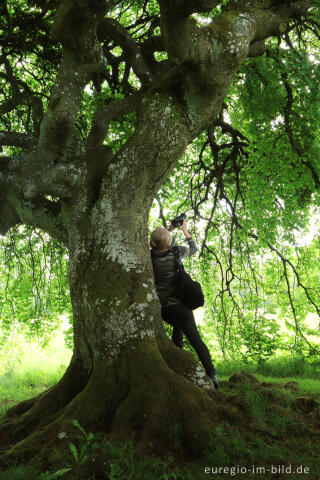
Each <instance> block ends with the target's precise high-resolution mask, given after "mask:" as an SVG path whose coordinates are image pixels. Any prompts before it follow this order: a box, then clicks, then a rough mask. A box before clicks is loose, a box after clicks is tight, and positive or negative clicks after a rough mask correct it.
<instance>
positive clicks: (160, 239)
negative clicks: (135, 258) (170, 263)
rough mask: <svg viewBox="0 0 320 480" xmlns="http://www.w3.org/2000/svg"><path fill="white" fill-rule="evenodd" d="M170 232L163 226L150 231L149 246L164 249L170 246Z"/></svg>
mask: <svg viewBox="0 0 320 480" xmlns="http://www.w3.org/2000/svg"><path fill="white" fill-rule="evenodd" d="M171 239H172V236H171V233H170V232H169V231H168V230H167V229H166V228H164V227H158V228H156V229H155V230H153V232H152V233H151V237H150V246H151V248H153V249H157V250H165V249H166V248H167V247H170V244H171Z"/></svg>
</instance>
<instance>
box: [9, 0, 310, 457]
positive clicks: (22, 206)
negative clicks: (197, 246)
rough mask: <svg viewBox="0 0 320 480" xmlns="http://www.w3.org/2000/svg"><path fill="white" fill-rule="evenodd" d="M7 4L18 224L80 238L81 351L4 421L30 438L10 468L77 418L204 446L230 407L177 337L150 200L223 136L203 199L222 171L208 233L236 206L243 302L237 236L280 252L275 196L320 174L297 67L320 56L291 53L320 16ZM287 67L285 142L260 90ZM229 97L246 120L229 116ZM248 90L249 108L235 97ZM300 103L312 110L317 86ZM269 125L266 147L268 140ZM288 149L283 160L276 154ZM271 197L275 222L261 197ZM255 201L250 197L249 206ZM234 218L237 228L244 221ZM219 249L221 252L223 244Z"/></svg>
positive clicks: (275, 6)
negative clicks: (167, 326) (163, 290)
mask: <svg viewBox="0 0 320 480" xmlns="http://www.w3.org/2000/svg"><path fill="white" fill-rule="evenodd" d="M1 8H2V12H1V14H2V17H1V18H2V33H3V38H2V41H1V46H2V54H1V62H2V63H1V65H2V70H1V72H0V78H1V98H2V104H1V107H0V113H1V123H2V129H3V130H2V131H1V135H0V143H1V145H3V146H4V156H3V157H1V163H0V171H1V176H0V182H1V206H0V232H1V233H2V234H5V233H6V232H7V231H8V230H9V229H10V228H11V227H13V226H15V225H17V224H20V223H23V224H27V225H31V226H33V227H37V228H39V229H41V230H43V231H44V232H47V233H48V234H49V235H50V236H51V237H53V238H55V239H56V240H58V241H59V242H61V243H62V244H63V245H65V246H66V247H67V248H68V251H69V271H68V279H69V287H70V295H71V301H72V308H73V328H74V351H73V357H72V360H71V363H70V365H69V367H68V369H67V371H66V373H65V375H64V376H63V377H62V379H61V380H60V382H58V383H57V384H56V385H55V386H54V387H53V388H51V389H49V390H48V391H46V392H44V393H42V394H41V395H40V396H38V397H35V398H33V399H30V400H28V401H26V402H23V403H21V404H19V405H17V406H16V407H14V408H12V409H11V410H9V411H8V412H7V415H6V417H5V418H4V419H3V420H2V423H1V427H0V434H1V436H2V438H3V439H5V440H6V442H7V443H6V445H7V444H8V443H10V444H13V443H15V445H14V446H12V448H11V449H10V451H9V452H8V453H7V454H6V455H4V456H3V461H5V460H8V459H11V458H23V459H30V458H32V457H33V456H34V455H35V454H36V453H38V452H39V450H41V451H40V458H41V459H42V460H44V459H48V457H49V456H50V454H51V453H50V452H51V451H52V444H53V443H55V442H57V441H60V440H58V439H59V437H58V435H59V433H61V432H64V433H67V434H68V435H71V434H72V427H71V426H70V419H72V418H77V419H78V420H79V422H80V424H81V425H84V426H85V427H95V428H99V429H101V430H103V431H105V432H107V433H110V438H111V439H117V438H124V437H126V436H127V435H129V434H131V433H132V432H135V433H136V435H137V442H138V443H139V444H141V445H143V446H144V447H145V448H147V445H149V443H150V442H154V441H155V439H156V443H158V442H159V443H160V444H161V443H162V442H166V440H167V438H168V432H169V431H170V426H171V425H175V424H177V423H178V425H179V427H180V430H181V445H182V446H183V447H184V448H186V449H189V450H191V451H193V452H202V451H203V450H204V448H206V447H207V445H208V441H209V438H210V434H211V432H212V429H213V426H214V425H215V423H216V421H218V418H219V414H220V413H221V411H222V410H221V409H222V408H223V407H222V405H219V398H220V397H219V396H215V395H214V393H213V392H211V391H210V388H212V387H210V385H209V383H208V382H207V381H204V380H203V379H202V378H201V374H200V377H199V376H198V375H197V372H198V371H197V370H196V366H197V362H196V361H195V359H194V358H193V357H192V355H191V354H189V353H188V352H181V351H179V350H177V349H176V348H175V347H174V346H173V345H172V343H171V341H170V340H169V339H168V338H167V336H166V334H165V331H164V328H163V326H162V322H161V317H160V309H159V304H158V300H157V296H156V293H155V289H154V280H153V274H152V266H151V262H150V256H149V248H148V238H147V233H148V218H149V210H150V208H151V206H152V202H153V199H154V198H155V195H156V194H157V192H158V191H159V189H160V187H161V185H162V184H163V183H164V182H165V180H166V178H167V177H168V175H169V173H170V172H171V171H172V169H173V168H174V166H175V165H176V164H177V162H178V161H179V159H180V158H181V156H182V155H183V153H184V152H185V150H186V148H187V146H188V145H190V144H191V143H192V142H193V141H194V140H195V141H198V142H201V141H202V142H203V140H204V135H203V132H206V131H207V132H208V139H207V140H206V139H205V141H204V143H203V149H202V150H201V155H200V158H199V164H198V165H197V166H195V165H193V166H192V179H194V180H195V183H196V187H195V188H194V183H193V184H192V187H193V188H192V189H191V192H192V193H190V195H191V197H192V198H191V200H192V204H193V207H194V208H195V212H196V213H201V212H200V206H201V204H202V203H204V202H205V201H206V200H208V199H209V197H210V196H209V193H210V186H211V185H212V184H213V180H215V185H216V188H215V189H214V201H213V207H212V206H211V211H210V212H209V213H208V214H206V217H207V218H208V219H209V222H208V227H207V231H206V235H205V240H206V239H207V237H208V235H209V229H210V228H213V229H214V228H215V223H214V222H212V219H213V216H214V214H215V209H216V206H217V203H218V200H219V201H224V202H225V211H226V212H229V218H231V230H230V233H229V238H228V257H227V258H228V268H227V271H226V275H227V276H226V278H225V285H226V289H225V288H224V287H223V288H222V290H221V293H220V299H221V302H222V303H221V305H222V309H224V306H223V305H224V304H223V295H224V293H223V292H227V293H228V295H229V296H230V297H231V298H232V291H231V288H230V284H231V281H232V280H233V279H234V276H235V275H234V270H233V265H234V263H235V262H236V260H234V251H235V249H236V247H235V245H236V242H237V241H238V240H239V239H243V238H248V237H249V238H250V239H254V240H258V239H259V240H261V242H264V243H265V244H267V245H269V247H270V248H271V247H272V248H273V249H274V248H275V247H273V246H272V241H273V240H274V235H275V233H276V227H277V225H276V224H275V225H274V229H270V225H271V224H272V222H271V220H270V218H271V219H275V218H278V217H279V212H278V211H277V210H276V209H275V202H276V203H277V204H279V205H280V206H281V205H282V203H281V202H282V201H285V202H288V203H289V205H290V207H291V210H292V211H294V210H295V209H296V206H297V205H301V211H302V212H306V209H305V210H304V209H303V207H304V205H308V203H310V199H311V198H312V195H313V194H314V192H315V191H316V190H317V188H318V185H319V180H318V167H317V164H316V162H315V158H316V156H315V155H316V153H317V151H318V145H317V142H316V140H317V139H316V137H315V136H314V133H313V125H314V123H313V121H314V120H313V119H315V118H317V117H316V116H317V107H316V104H315V102H312V103H310V104H309V106H310V109H309V114H310V118H311V120H310V124H308V123H307V125H304V126H303V127H302V128H303V130H302V131H300V130H299V129H298V122H294V121H293V120H292V119H293V118H294V113H295V111H294V109H293V91H292V86H291V84H290V77H289V74H288V72H292V71H294V68H299V67H300V66H301V64H302V61H301V57H300V55H302V57H303V54H300V49H299V46H298V47H297V48H298V53H296V52H295V51H294V50H295V47H294V45H295V44H296V42H293V43H294V45H292V48H291V47H290V43H291V44H292V41H293V40H292V39H291V38H290V35H293V36H296V37H297V42H298V44H299V42H300V44H301V43H302V47H301V50H303V44H304V42H305V41H306V40H305V37H304V32H307V33H308V35H309V38H310V41H313V40H314V38H316V39H317V35H318V24H317V21H316V15H317V11H318V10H317V8H315V6H314V7H312V2H311V1H294V0H292V1H287V2H285V3H283V2H278V1H276V0H266V1H263V2H258V1H255V0H243V1H232V0H230V1H226V2H225V1H223V2H220V1H215V0H199V1H196V0H195V1H190V0H188V1H178V0H175V1H172V0H170V1H169V0H159V1H158V2H156V1H153V0H150V1H134V2H130V1H118V2H117V1H103V0H98V1H95V2H91V1H89V0H84V1H80V0H73V1H72V0H66V1H64V2H55V1H45V0H43V1H41V0H38V1H34V2H27V3H25V2H23V1H20V2H18V3H17V2H16V1H15V2H11V1H9V0H7V2H5V3H4V4H3V6H2V7H1ZM201 14H206V18H207V22H203V17H202V16H201ZM203 23H204V24H203ZM281 36H283V37H285V38H286V39H287V42H288V45H289V47H290V53H291V54H292V55H291V57H290V55H289V54H288V55H287V56H286V57H285V58H286V61H283V56H284V55H285V54H284V52H283V51H282V50H281V45H280V43H279V44H278V45H275V44H274V42H272V40H271V41H270V40H268V39H272V38H273V37H279V38H280V37H281ZM268 42H269V43H268ZM279 42H280V41H279ZM270 45H271V47H272V48H269V46H270ZM267 47H268V48H267ZM295 55H296V57H295ZM248 57H249V58H250V59H253V60H250V61H247V60H246V59H247V58H248ZM256 57H258V59H259V60H261V61H260V62H259V60H257V61H256V60H254V59H255V58H256ZM260 57H261V59H260ZM269 61H270V63H269ZM295 61H296V63H295ZM270 65H272V66H270ZM304 65H305V67H304V68H305V69H306V75H305V79H304V83H303V82H302V83H301V85H303V86H305V85H309V84H310V87H312V88H313V87H314V88H313V90H312V92H313V94H314V96H313V97H312V98H314V99H316V98H317V89H316V82H317V78H318V77H317V76H316V73H314V70H312V72H313V73H314V75H315V77H314V78H312V77H311V79H310V78H309V77H310V75H309V73H310V72H311V67H310V68H309V64H308V62H307V61H305V62H304ZM241 68H243V69H244V70H243V73H242V74H239V69H241ZM279 73H280V77H281V81H282V85H283V88H284V91H285V92H286V95H285V98H286V102H285V105H284V110H283V112H284V117H283V119H282V131H281V134H280V135H279V138H277V136H276V134H275V136H273V132H274V129H273V128H272V127H273V125H274V124H273V123H272V122H271V123H270V118H272V115H274V113H275V111H276V110H275V108H272V107H274V105H275V104H276V103H277V101H276V100H274V101H272V102H270V111H269V116H268V115H265V114H264V110H263V111H262V110H261V109H260V110H259V108H257V103H258V105H259V101H260V97H259V95H258V94H257V90H259V87H260V90H262V91H263V92H262V93H263V94H264V95H265V98H270V96H273V95H276V94H277V93H278V91H276V92H275V91H274V90H273V89H272V84H273V82H272V81H271V80H272V78H273V76H276V75H277V74H279ZM261 78H262V79H263V81H262V80H261ZM268 78H269V81H268ZM259 79H260V83H259ZM232 82H234V83H233V84H232ZM261 83H262V87H261ZM230 89H231V90H230ZM297 91H299V88H298V87H297ZM282 92H283V90H282ZM260 94H261V92H260ZM228 95H230V98H229V100H228V102H229V103H230V106H231V107H232V108H231V110H232V112H233V113H232V115H231V113H230V116H231V121H233V126H232V125H231V124H230V123H228V122H227V121H226V120H227V119H226V118H225V116H224V111H225V109H226V104H225V103H224V102H225V101H227V100H226V99H227V96H228ZM241 96H244V97H246V96H247V97H248V98H247V101H244V102H243V103H242V104H241V103H236V102H235V101H234V100H233V98H238V97H241ZM271 98H272V97H271ZM281 98H283V97H281ZM299 99H300V103H299V108H300V105H301V108H303V99H304V95H303V92H301V93H300V97H299ZM233 103H234V105H233ZM265 104H266V102H264V105H265ZM311 107H312V108H311ZM259 114H260V117H259ZM241 117H242V119H246V123H245V125H246V132H245V133H246V134H243V133H241V132H240V130H241V129H240V127H241V125H238V124H237V122H239V120H240V118H241ZM278 123H279V121H278ZM280 123H281V122H280ZM216 129H218V132H219V134H217V133H215V132H216ZM261 133H263V134H264V139H265V140H264V142H261V143H259V146H257V144H256V139H257V137H259V136H260V135H261ZM268 134H269V137H268ZM217 135H218V136H217ZM272 142H273V143H272ZM274 142H276V143H274ZM275 144H277V149H278V151H279V161H278V162H276V160H275V158H274V156H272V157H271V156H270V155H271V153H272V151H273V149H274V148H275ZM208 152H209V153H208ZM271 158H272V159H273V161H274V165H272V164H271V165H270V160H271ZM181 168H182V167H181ZM270 170H271V171H272V172H273V173H275V172H277V175H278V176H277V177H276V180H277V182H278V183H275V180H274V176H272V175H271V176H270V177H268V178H269V179H270V178H271V180H272V181H271V182H269V183H267V185H269V187H268V188H269V190H270V192H269V190H268V189H267V187H266V183H265V178H264V175H265V176H267V175H268V172H269V171H270ZM288 172H289V173H288ZM284 173H286V175H288V174H289V179H288V181H287V183H288V184H289V185H290V187H291V189H289V190H286V191H285V190H284V191H283V196H282V197H281V199H279V198H278V197H277V196H276V197H275V196H274V192H275V191H276V192H278V190H279V188H280V185H281V183H282V182H281V179H283V175H284ZM203 186H205V188H204V189H203ZM197 187H198V188H197ZM244 190H246V201H245V200H244V197H243V195H244ZM257 192H260V194H261V199H260V205H261V210H260V212H261V214H260V215H259V216H258V217H257V215H256V213H257V209H256V208H249V207H250V204H252V203H255V202H256V201H257ZM240 204H242V206H244V205H245V204H246V205H247V206H248V208H247V209H246V210H245V209H244V208H243V212H242V215H239V212H238V210H239V208H238V207H239V205H240ZM240 210H241V209H240ZM280 210H281V209H280ZM230 214H231V215H230ZM266 218H268V222H267V221H266ZM288 218H289V216H288V215H285V216H284V218H283V222H282V224H281V225H282V226H287V227H290V228H292V227H293V226H295V225H296V224H297V215H296V216H295V219H296V220H295V221H293V222H292V223H290V222H289V223H288ZM222 220H223V219H222ZM257 221H258V224H256V222H257ZM221 225H222V228H221V230H220V233H221V235H222V236H223V235H224V233H226V232H227V222H223V221H222V223H221ZM302 225H303V222H302ZM224 229H225V230H224ZM261 234H262V235H261ZM203 248H204V249H205V250H208V251H209V250H210V246H209V245H207V244H206V242H205V243H204V247H203ZM250 248H254V247H252V246H251V245H250V244H249V245H248V249H250ZM238 250H239V249H238ZM212 253H213V255H215V252H214V250H212ZM279 253H280V252H279ZM241 254H244V255H246V254H247V251H244V252H241V251H240V254H239V255H241ZM280 255H281V253H280ZM216 259H217V261H218V263H219V259H218V258H216ZM283 263H284V264H285V266H286V267H287V268H288V267H289V266H290V263H288V261H287V260H285V259H284V260H283ZM290 268H291V267H290ZM255 275H256V273H255V269H254V268H253V270H252V276H255ZM286 278H288V277H286ZM288 293H289V297H290V285H288ZM310 298H311V300H313V299H312V296H311V295H310ZM313 303H314V304H315V300H313ZM188 380H193V381H191V382H190V381H188ZM194 383H198V384H199V385H203V386H204V388H203V389H199V388H198V386H197V385H194ZM155 400H156V401H155ZM16 442H17V443H16Z"/></svg>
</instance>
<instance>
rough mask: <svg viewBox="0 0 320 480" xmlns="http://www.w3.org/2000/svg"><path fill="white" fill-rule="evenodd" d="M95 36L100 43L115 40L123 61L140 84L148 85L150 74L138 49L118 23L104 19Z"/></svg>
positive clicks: (111, 19) (150, 78) (110, 19)
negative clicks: (130, 68) (120, 50)
mask: <svg viewBox="0 0 320 480" xmlns="http://www.w3.org/2000/svg"><path fill="white" fill-rule="evenodd" d="M97 35H98V38H99V40H100V41H101V42H105V41H108V40H115V42H116V44H117V45H120V47H121V48H122V50H123V55H124V58H125V61H126V62H127V63H129V65H131V67H132V69H133V71H134V73H135V74H136V75H137V77H138V78H139V80H140V81H141V83H142V84H143V85H148V84H150V82H151V81H152V73H151V70H150V69H149V67H148V65H147V64H146V62H145V60H144V58H143V56H142V53H141V50H140V47H139V46H138V44H137V43H136V42H135V41H134V40H133V38H132V37H131V36H130V34H129V33H128V32H127V30H126V29H125V28H124V27H123V26H122V25H120V23H119V22H117V21H116V20H115V19H113V18H104V19H103V21H102V22H101V23H100V24H99V26H98V29H97Z"/></svg>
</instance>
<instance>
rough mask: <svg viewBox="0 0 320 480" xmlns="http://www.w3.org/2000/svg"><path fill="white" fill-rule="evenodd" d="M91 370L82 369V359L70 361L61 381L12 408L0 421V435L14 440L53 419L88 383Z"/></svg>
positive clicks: (11, 440)
mask: <svg viewBox="0 0 320 480" xmlns="http://www.w3.org/2000/svg"><path fill="white" fill-rule="evenodd" d="M88 379H89V374H88V372H85V371H84V369H83V368H81V364H80V363H79V362H73V361H72V360H71V362H70V365H69V367H68V368H67V370H66V372H65V374H64V375H63V377H62V378H61V380H60V381H59V382H58V383H57V384H56V385H54V386H53V387H51V388H49V389H47V390H45V391H44V392H42V393H41V394H39V395H37V396H35V397H33V398H31V399H28V400H25V401H23V402H21V403H19V404H18V405H15V406H14V407H12V408H10V409H9V410H8V411H7V412H6V414H5V415H4V416H3V418H2V419H1V421H0V436H3V435H5V437H6V439H7V441H9V442H10V443H11V442H15V441H17V440H19V439H21V438H23V437H24V436H25V435H26V434H29V433H30V432H32V431H33V430H34V429H35V428H36V427H38V428H41V427H43V426H44V425H46V424H48V423H50V422H52V421H53V420H54V419H55V418H56V417H57V415H58V414H59V412H61V410H62V409H63V408H64V407H65V405H67V404H68V403H69V402H70V401H71V400H72V399H73V398H74V397H75V396H76V395H77V393H78V392H80V391H81V390H82V389H83V388H84V386H85V385H86V383H87V381H88Z"/></svg>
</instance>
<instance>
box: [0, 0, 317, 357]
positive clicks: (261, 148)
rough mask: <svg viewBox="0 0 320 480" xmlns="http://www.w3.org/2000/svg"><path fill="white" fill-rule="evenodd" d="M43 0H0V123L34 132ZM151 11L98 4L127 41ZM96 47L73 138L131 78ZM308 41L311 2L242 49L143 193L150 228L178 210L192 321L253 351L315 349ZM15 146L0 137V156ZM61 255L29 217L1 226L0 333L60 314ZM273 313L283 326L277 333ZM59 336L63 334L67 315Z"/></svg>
mask: <svg viewBox="0 0 320 480" xmlns="http://www.w3.org/2000/svg"><path fill="white" fill-rule="evenodd" d="M54 3H55V2H53V4H52V3H51V2H45V1H44V2H43V1H39V2H35V5H34V6H33V7H32V8H31V7H30V4H29V3H28V2H25V1H24V0H19V1H17V0H7V1H6V2H4V6H3V7H1V8H2V10H1V20H2V26H1V33H3V34H4V33H5V35H3V39H2V41H1V49H2V54H1V55H2V56H1V62H2V63H1V74H0V97H1V103H2V104H3V110H1V112H0V123H1V130H2V129H3V130H6V131H9V132H20V133H24V134H26V135H28V136H31V137H32V136H33V135H34V134H37V133H38V130H39V128H40V121H41V118H42V116H41V115H42V114H43V111H45V110H46V108H47V105H48V101H49V98H50V95H51V92H52V88H53V85H54V81H55V78H56V75H57V72H58V69H59V66H60V64H61V59H62V47H61V45H60V43H59V42H57V41H56V40H54V36H52V35H50V29H51V27H52V24H53V21H54V15H55V10H54ZM219 3H220V4H219V5H218V6H217V7H216V8H214V9H212V11H211V12H210V14H194V15H193V18H194V19H195V20H196V22H198V24H199V25H201V24H203V23H205V22H207V21H208V20H212V19H215V18H216V16H217V15H219V14H220V13H221V9H222V8H223V7H225V6H226V3H227V2H225V1H223V2H219ZM159 15H160V9H159V3H158V2H157V1H155V0H149V1H142V0H141V1H140V0H139V1H136V2H132V1H129V0H124V1H121V2H118V4H117V7H116V8H114V9H113V10H112V11H111V13H110V17H112V18H113V19H115V20H117V21H118V22H119V23H120V25H121V26H122V27H124V29H125V30H126V31H127V32H128V33H129V34H130V35H131V38H132V39H134V41H135V42H136V44H137V45H138V46H139V47H142V45H143V44H144V42H149V41H150V42H151V40H155V39H157V37H158V36H160V34H161V33H162V32H161V23H160V16H159ZM102 47H103V51H104V54H105V56H106V58H107V59H108V64H107V66H106V72H105V73H104V75H102V76H101V78H100V77H99V78H98V77H96V78H93V79H92V80H91V81H90V82H89V83H88V85H87V86H86V88H85V89H84V92H83V96H82V99H81V107H80V111H79V114H78V116H77V119H76V127H77V136H78V138H79V139H80V140H81V141H85V139H86V138H87V136H88V134H89V131H90V126H91V122H92V119H93V116H94V112H95V111H96V109H97V107H99V106H102V105H105V104H108V103H109V102H111V101H112V100H117V99H123V98H125V97H128V96H130V95H133V94H135V93H137V91H139V89H140V87H141V81H140V80H141V79H139V78H138V77H137V75H136V74H135V73H134V71H133V68H131V67H130V68H128V67H127V65H126V55H125V53H124V51H123V48H122V47H121V46H120V45H119V44H118V43H117V41H116V40H114V39H111V38H107V39H105V40H104V41H103V42H102ZM318 51H319V11H318V8H313V9H312V10H311V14H310V17H308V18H306V19H304V18H303V19H302V20H301V21H300V23H299V22H291V24H290V25H289V26H288V29H287V30H286V31H285V32H284V33H283V34H281V35H280V33H279V35H278V38H271V39H268V40H267V41H266V51H265V53H264V54H262V55H260V56H257V57H254V58H247V59H246V60H245V62H244V63H243V65H242V66H241V68H240V70H239V71H238V72H237V74H236V76H235V78H234V81H233V84H232V86H231V89H230V91H229V94H228V96H227V98H226V99H225V103H224V105H223V107H222V110H221V112H220V115H219V117H218V118H217V119H216V120H215V121H213V122H212V125H210V127H209V128H208V130H207V131H203V132H201V133H200V134H199V136H198V137H197V138H196V139H195V140H194V142H193V143H192V144H191V145H190V146H189V147H188V149H187V151H186V153H185V155H183V156H182V158H181V159H180V162H179V163H178V164H176V166H175V167H174V169H173V170H172V171H171V174H170V175H169V176H168V178H167V180H166V182H165V183H164V184H163V186H162V187H161V189H160V191H159V192H158V195H157V198H156V200H155V203H154V208H153V210H152V213H151V216H150V231H151V230H152V229H153V228H154V227H156V226H158V225H159V224H161V223H163V222H164V221H165V219H164V216H165V217H166V219H169V218H170V217H173V216H174V215H175V214H176V213H178V212H182V211H186V212H187V214H188V217H189V222H190V223H189V225H191V229H192V230H193V232H194V236H195V238H196V239H197V241H198V244H199V247H200V255H199V257H197V258H192V259H190V260H187V261H186V266H187V268H188V269H189V270H190V271H191V272H192V273H193V275H194V276H195V277H196V278H197V279H198V280H200V281H201V283H202V285H203V288H204V290H205V295H206V310H205V318H204V325H203V327H202V330H203V334H204V335H205V336H207V337H208V339H209V338H210V339H212V338H214V339H215V340H216V341H217V342H218V345H219V348H220V349H221V351H222V353H223V355H224V356H229V357H233V358H241V359H243V358H252V359H253V360H260V361H264V360H266V359H267V358H268V357H270V356H272V355H273V353H274V352H275V349H276V347H277V348H283V349H285V350H290V351H292V352H293V353H299V354H301V355H303V356H307V357H314V358H316V355H317V354H318V353H319V348H318V343H319V334H320V332H319V329H314V328H312V329H311V328H310V327H308V325H307V324H306V322H305V317H306V315H307V313H309V312H313V313H316V314H317V315H319V313H320V311H319V298H320V291H319V269H318V268H317V264H318V261H319V257H320V251H319V236H318V235H317V234H316V235H314V237H313V239H311V240H309V242H308V243H305V244H303V243H301V241H300V240H299V236H301V234H302V233H303V232H305V231H307V230H308V229H309V228H310V225H311V224H310V219H312V218H318V216H319V207H320V197H319V186H320V183H319V173H320V167H319V162H318V158H319V153H320V152H319V123H320V122H319V120H320V111H319V105H320V98H319V95H320V89H319V84H320V67H319V54H318ZM153 53H154V64H155V65H153V66H154V69H155V70H156V69H157V68H159V67H160V66H161V67H163V66H165V65H167V63H168V52H166V51H164V50H162V47H157V48H156V50H155V51H154V52H153ZM8 79H9V81H8ZM15 79H16V80H17V81H16V82H15V81H14V80H15ZM17 90H19V91H20V96H19V95H17ZM22 97H23V100H22V101H20V100H21V98H22ZM11 98H12V99H14V101H15V102H16V103H15V104H14V106H13V105H12V104H10V102H9V100H10V99H11ZM8 99H9V100H8ZM13 103H14V102H13ZM37 108H38V110H39V111H38V110H37ZM41 111H42V114H41ZM137 121H138V119H137V118H136V115H135V113H128V114H124V115H122V116H120V117H119V118H118V119H116V120H112V121H111V122H110V127H109V130H108V132H107V135H106V138H105V140H104V145H108V146H109V147H110V148H111V150H112V151H113V153H115V152H117V151H119V150H120V149H121V147H122V146H123V145H124V143H125V142H126V141H128V140H129V139H130V137H131V136H132V134H133V133H134V131H135V127H136V124H137ZM19 152H20V149H19V147H17V146H15V145H4V154H6V155H11V154H12V155H13V154H18V153H19ZM48 199H50V200H51V201H53V202H54V201H55V200H56V199H55V198H53V197H51V198H50V197H48ZM159 207H160V210H161V218H160V217H159V218H157V217H158V210H157V209H158V208H159ZM67 261H68V254H67V251H66V249H65V247H63V246H62V245H61V244H59V243H58V242H57V241H55V240H53V239H49V238H48V235H46V234H41V233H40V231H39V230H37V229H35V228H31V227H23V228H22V227H20V226H19V227H13V228H12V229H11V230H10V231H9V233H8V234H7V236H6V237H5V238H2V240H1V249H0V264H1V265H2V266H3V268H2V269H1V271H0V302H1V312H0V315H1V337H0V344H1V345H2V346H4V344H5V343H6V342H7V341H8V338H9V335H12V334H14V332H16V331H18V332H23V333H25V334H26V335H29V336H30V337H34V336H37V337H38V338H39V340H40V341H41V342H42V344H43V345H45V344H46V342H48V340H49V338H50V335H51V334H52V332H53V331H54V330H55V329H56V328H58V326H59V315H60V314H68V315H69V318H70V321H71V323H72V309H71V304H70V298H69V291H68V280H67ZM283 321H285V322H287V327H288V329H289V331H290V335H283V334H281V333H280V331H279V323H280V322H283ZM168 331H170V328H168ZM66 342H67V344H68V346H69V347H72V328H71V329H69V330H68V331H67V332H66Z"/></svg>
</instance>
